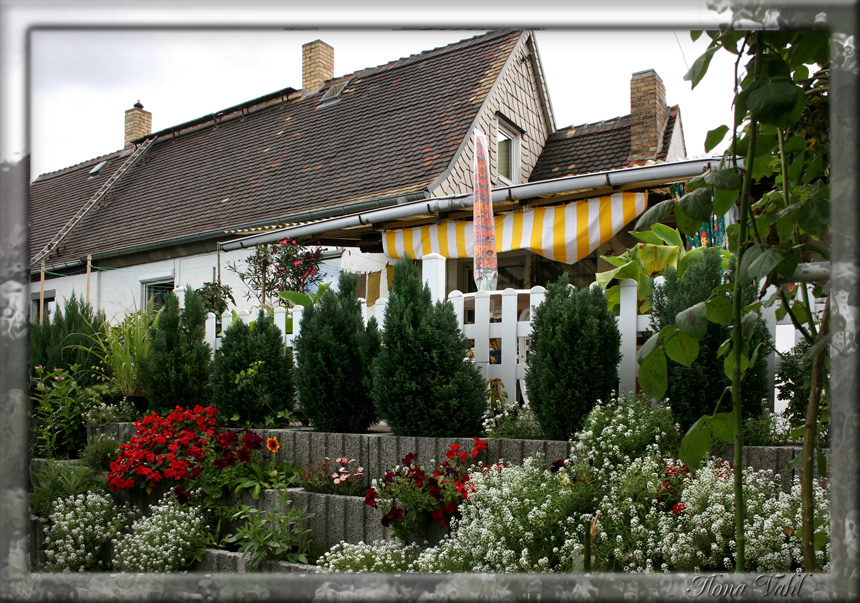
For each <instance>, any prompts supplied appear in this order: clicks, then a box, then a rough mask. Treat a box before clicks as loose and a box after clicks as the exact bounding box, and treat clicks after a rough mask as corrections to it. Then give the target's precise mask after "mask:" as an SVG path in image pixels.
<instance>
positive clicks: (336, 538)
mask: <svg viewBox="0 0 860 603" xmlns="http://www.w3.org/2000/svg"><path fill="white" fill-rule="evenodd" d="M322 496H325V497H326V505H327V506H326V513H327V515H326V517H327V519H328V521H326V533H325V543H326V546H331V545H333V544H335V543H338V542H341V541H343V540H346V517H347V515H348V507H347V504H346V503H347V499H348V498H351V497H349V496H338V495H337V494H323V495H322Z"/></svg>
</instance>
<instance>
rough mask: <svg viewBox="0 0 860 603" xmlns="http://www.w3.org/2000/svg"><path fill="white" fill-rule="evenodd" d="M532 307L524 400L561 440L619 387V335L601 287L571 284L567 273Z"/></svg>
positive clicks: (548, 432) (550, 433) (546, 430)
mask: <svg viewBox="0 0 860 603" xmlns="http://www.w3.org/2000/svg"><path fill="white" fill-rule="evenodd" d="M533 312H534V319H533V320H532V337H531V343H530V345H529V353H528V357H527V359H526V379H525V380H526V387H527V390H528V395H529V402H530V404H531V407H532V410H533V411H534V414H535V417H536V418H537V420H538V422H539V423H540V426H541V429H543V432H544V434H545V435H546V437H547V438H549V439H553V440H566V439H568V438H570V437H571V436H572V435H573V434H574V433H575V432H576V431H577V430H578V429H579V428H580V427H581V426H582V424H583V422H584V421H585V417H586V416H587V415H588V413H589V411H591V409H592V407H593V406H594V404H595V402H597V400H602V401H604V402H605V401H607V400H608V399H609V398H610V396H611V395H612V392H613V391H614V390H615V389H616V388H617V387H618V362H619V360H620V359H621V354H620V351H619V345H620V343H621V335H620V333H619V331H618V326H617V324H616V322H615V317H614V316H612V315H611V314H610V313H609V307H608V304H607V301H606V295H605V294H604V292H603V289H601V288H599V287H589V288H587V289H575V288H573V287H571V286H570V285H568V276H567V274H563V275H562V276H561V277H560V278H559V279H558V281H557V282H556V283H550V284H549V286H548V287H547V296H546V299H545V300H544V301H543V303H542V304H541V305H540V306H538V307H537V308H535V309H534V310H533Z"/></svg>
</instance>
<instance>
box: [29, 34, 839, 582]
mask: <svg viewBox="0 0 860 603" xmlns="http://www.w3.org/2000/svg"><path fill="white" fill-rule="evenodd" d="M777 33H779V32H755V33H747V34H742V33H738V32H732V31H728V32H714V33H712V34H709V35H711V37H712V45H711V49H710V50H709V53H710V54H713V52H716V51H718V50H719V51H723V52H733V53H734V54H737V55H738V57H739V59H740V57H741V56H747V55H748V56H749V57H750V64H749V66H748V69H749V76H748V78H747V79H743V78H741V80H742V81H743V86H742V90H741V93H740V94H746V96H744V97H743V98H744V109H743V112H742V113H739V119H738V120H737V123H736V124H735V125H734V128H733V129H732V130H730V129H729V128H728V127H727V126H723V127H721V128H717V129H715V130H714V131H712V133H711V134H710V135H709V144H711V145H712V146H713V145H715V144H717V142H718V141H719V139H720V138H722V137H723V136H725V134H726V133H727V132H729V131H732V133H733V136H734V145H733V155H734V156H737V155H740V156H745V157H746V166H747V168H746V169H741V168H740V167H738V166H737V165H729V164H727V165H723V166H721V169H719V170H712V171H710V172H708V173H706V174H704V175H703V176H702V177H698V178H695V179H693V180H691V181H689V182H687V183H686V186H685V189H684V190H683V191H682V193H683V194H682V195H679V196H678V198H677V199H675V200H672V199H670V200H669V202H664V203H662V204H658V205H656V206H654V207H652V208H651V209H649V210H648V212H646V213H645V214H644V215H643V216H642V217H641V218H640V220H639V223H638V224H637V230H639V232H636V233H634V234H636V235H638V236H639V238H640V239H641V241H642V242H641V243H640V244H639V245H637V246H636V247H635V248H633V249H631V250H629V251H628V252H627V253H626V254H625V255H623V256H619V257H617V258H604V259H607V261H610V263H612V264H613V266H614V269H613V270H611V271H610V272H608V273H604V274H602V275H598V276H597V280H598V283H600V284H602V285H603V286H602V287H590V288H587V289H576V288H574V287H572V286H570V285H569V284H568V283H567V280H566V278H565V277H562V278H560V279H559V281H558V282H555V283H549V284H548V286H547V296H546V299H545V301H544V302H543V303H542V304H541V305H540V306H538V307H536V308H533V309H532V312H533V320H532V325H533V331H532V334H531V337H530V345H529V353H528V356H527V360H526V365H527V371H526V377H525V381H526V386H527V390H528V392H529V395H528V400H529V402H528V403H526V402H524V401H523V400H522V399H519V398H518V397H517V396H515V395H512V394H511V392H513V391H514V389H513V384H505V383H501V382H500V381H498V380H490V381H486V380H485V379H484V378H483V376H482V374H481V372H480V370H479V369H478V367H477V366H476V365H475V363H474V362H471V361H470V359H469V342H468V340H466V338H465V337H464V336H463V334H462V332H461V331H460V329H459V327H458V326H457V322H456V319H455V316H454V312H453V309H452V307H451V306H450V305H449V304H446V303H435V304H434V303H433V302H432V301H431V295H430V291H429V289H428V288H427V286H426V285H425V284H424V283H423V282H422V280H421V277H420V274H419V271H418V268H417V266H416V265H415V264H414V263H413V262H411V261H410V260H409V259H408V258H407V259H404V260H401V261H399V262H398V263H397V265H396V266H395V270H394V280H393V283H392V287H391V290H390V298H389V302H388V306H387V309H386V312H385V317H384V320H383V321H382V324H378V323H377V321H376V320H375V319H373V318H371V319H370V320H369V321H368V322H367V323H365V321H364V320H363V318H362V314H361V307H360V302H359V300H358V298H357V296H356V286H357V282H358V278H357V276H356V275H350V274H348V273H341V274H340V276H339V279H338V283H337V288H336V289H337V290H336V291H335V290H334V288H330V287H328V286H321V287H319V288H318V289H317V292H316V293H315V294H313V295H311V294H310V293H309V289H310V288H311V285H317V284H320V281H321V279H322V275H321V274H320V273H319V271H318V269H317V266H318V264H319V254H315V253H314V252H310V251H308V250H306V249H304V248H303V247H302V246H300V245H297V244H296V242H295V241H289V240H285V241H283V242H281V243H279V244H274V245H269V246H260V247H259V248H258V249H257V250H255V254H254V256H252V258H249V261H248V267H247V269H245V270H246V271H244V272H243V271H240V270H239V269H238V268H236V271H237V273H239V275H240V277H242V280H243V282H245V284H246V285H248V288H249V291H251V292H254V293H253V294H254V295H255V296H256V297H257V300H258V301H259V302H260V310H259V312H258V314H257V315H256V317H255V319H254V320H253V321H251V322H250V324H246V323H245V322H244V321H242V320H240V319H238V318H236V319H234V320H233V323H232V324H231V325H229V328H227V325H221V327H222V328H223V338H222V340H221V346H220V349H219V350H218V351H217V353H216V354H214V357H213V354H212V351H211V350H210V349H209V346H208V344H206V343H205V342H204V321H205V318H206V314H207V312H213V313H215V314H216V315H221V314H222V313H223V312H224V310H226V309H227V308H228V307H229V306H228V303H227V300H230V301H231V302H234V300H233V298H232V294H231V292H230V290H229V289H227V288H224V287H222V286H221V285H220V284H218V283H207V284H206V285H205V286H204V287H202V288H201V289H198V290H196V291H195V290H192V289H191V288H190V287H189V288H186V290H185V291H184V296H183V299H182V302H183V303H181V304H180V299H179V297H178V296H177V295H175V294H173V293H169V292H168V293H166V294H165V296H164V299H165V303H164V306H163V307H161V308H158V309H155V308H152V307H149V308H143V309H141V310H140V311H138V312H135V313H132V314H129V315H128V316H126V317H125V318H124V319H123V320H122V321H121V322H118V323H116V324H111V323H110V322H109V321H108V320H107V318H106V317H105V316H104V315H103V314H100V313H98V312H94V311H93V310H92V308H91V307H90V305H89V304H87V303H85V302H84V301H83V300H82V299H81V298H76V297H75V296H72V297H71V298H69V300H67V301H66V303H65V305H64V306H63V308H61V309H58V311H57V312H56V313H55V315H54V318H53V320H52V321H50V322H46V323H45V324H41V325H39V324H33V325H31V347H30V350H31V352H30V353H31V366H32V371H31V391H30V394H31V400H32V404H31V433H30V455H31V459H32V460H31V471H30V473H31V475H30V481H31V495H30V511H31V516H32V521H31V523H32V526H33V538H32V540H31V543H32V548H33V550H32V551H31V557H32V559H33V567H34V569H36V570H38V571H45V572H80V571H110V572H117V571H119V572H180V571H196V570H200V569H201V568H211V567H215V566H217V563H218V562H216V561H213V558H214V557H217V555H219V554H229V555H232V556H233V557H232V558H235V559H240V560H241V563H242V565H241V567H242V568H243V570H244V571H290V570H291V568H292V569H293V570H295V569H296V568H298V569H300V570H301V571H318V572H322V573H327V572H345V573H351V572H397V573H413V572H414V573H436V572H442V573H444V572H456V573H470V572H481V573H485V572H645V573H662V572H704V571H731V570H735V571H756V572H800V571H804V572H811V571H819V572H826V571H828V570H829V567H830V539H829V526H830V517H829V491H830V476H829V473H828V470H827V458H826V450H827V446H828V438H829V432H828V405H827V386H826V384H827V376H828V370H827V367H828V359H827V353H826V349H827V345H826V344H827V332H828V320H829V319H828V312H827V311H825V313H824V315H823V316H822V317H816V316H814V315H813V314H812V313H811V312H809V308H810V304H809V300H808V299H803V298H797V297H794V296H791V295H792V290H791V289H790V288H788V286H787V284H788V283H789V280H790V279H788V277H789V276H790V275H792V274H793V273H794V271H795V269H796V268H797V266H798V265H799V263H800V262H801V260H803V259H804V258H807V257H809V254H810V253H819V254H824V255H826V250H824V249H823V248H822V247H821V246H819V245H818V242H819V241H820V239H821V238H822V237H823V236H824V234H825V231H826V222H827V215H826V214H827V211H828V205H827V204H828V201H827V192H826V187H827V174H826V166H827V165H828V162H827V156H826V153H827V150H826V148H823V147H822V146H821V145H822V144H823V143H821V142H820V141H821V140H822V139H823V136H826V124H824V125H822V123H821V122H820V120H821V118H822V117H821V115H822V114H821V106H820V103H822V102H826V101H825V100H821V98H822V97H821V95H820V94H817V92H816V90H817V89H816V86H817V85H818V84H819V83H820V82H819V79H820V78H819V76H818V75H817V74H812V76H810V74H809V71H808V68H807V67H806V64H809V63H814V64H818V65H823V64H826V57H822V56H821V52H824V51H822V50H821V48H820V40H819V39H818V37H816V36H815V35H813V34H809V33H806V34H804V33H792V34H791V35H789V34H786V33H785V32H782V33H783V34H784V35H783V37H779V36H777ZM786 36H787V37H786ZM792 36H793V37H792ZM783 38H786V39H783ZM789 38H790V39H789ZM824 38H825V39H826V35H825V36H824ZM786 40H787V41H786ZM739 45H740V46H739ZM706 70H707V60H702V59H700V61H697V63H696V64H695V65H694V67H693V68H692V69H691V73H690V76H689V77H690V79H691V80H692V81H693V84H694V85H695V84H696V83H697V82H698V81H699V80H700V79H701V78H702V76H703V75H704V73H705V71H706ZM801 76H803V77H801ZM795 81H798V82H800V83H799V84H798V83H795ZM802 86H803V87H804V88H802ZM786 87H790V90H789V89H788V88H786ZM810 90H811V91H812V92H813V93H812V94H810V93H809V91H810ZM789 96H790V97H791V98H790V99H789V98H788V97H789ZM825 98H826V96H825ZM742 125H743V128H741V130H742V131H740V132H739V131H738V129H739V128H740V127H741V126H742ZM759 134H760V136H759ZM768 145H770V146H768ZM819 159H821V161H819ZM798 162H799V163H798ZM810 164H811V166H810ZM795 165H800V166H803V165H807V168H806V169H803V170H801V168H795V167H794V166H795ZM815 165H818V166H819V167H818V171H817V172H816V170H815V169H813V168H814V166H815ZM789 166H790V167H789ZM753 181H754V182H755V184H756V188H755V191H754V192H755V195H756V196H757V200H756V201H755V202H754V203H753V201H752V194H753V186H752V185H753ZM767 186H770V188H767ZM735 203H738V205H739V207H740V216H741V218H740V220H739V222H738V224H737V225H735V227H734V228H731V230H730V232H728V241H729V243H728V246H727V248H725V249H719V248H717V249H702V248H700V249H698V250H690V251H686V250H685V246H684V244H683V240H682V236H683V235H690V234H692V233H694V232H696V231H697V230H698V228H699V227H700V225H701V223H702V222H703V221H704V220H707V219H709V218H710V216H711V214H712V213H716V214H718V215H721V214H722V213H725V212H726V210H727V209H729V207H730V206H731V205H734V204H735ZM670 213H674V215H675V218H676V222H677V226H678V230H676V229H673V228H669V227H668V226H665V225H663V224H660V221H661V220H663V219H664V218H665V217H667V216H668V215H669V214H670ZM822 219H823V220H824V225H823V226H822V223H821V222H822ZM749 225H751V228H749V229H748V226H749ZM645 227H650V229H648V230H642V229H643V228H645ZM657 275H660V276H662V277H663V280H662V281H660V282H656V281H654V277H655V276H657ZM622 278H635V279H636V280H637V282H638V283H639V285H640V286H639V291H640V294H641V295H642V296H643V298H642V299H641V303H642V308H643V310H644V309H646V308H647V309H650V310H651V312H652V335H651V337H650V339H648V341H647V342H645V343H644V345H643V346H642V347H641V349H640V351H639V355H638V361H639V365H640V368H639V385H640V387H641V390H642V391H641V392H639V393H637V394H632V393H625V394H624V395H619V394H617V392H616V391H615V390H616V388H617V386H618V363H619V360H620V358H619V351H618V350H619V337H620V336H619V332H618V327H617V325H616V321H615V318H614V316H613V305H614V301H615V300H614V297H613V295H614V293H613V289H612V287H611V286H609V285H611V284H612V281H613V279H618V280H620V279H622ZM762 283H767V284H772V285H774V286H775V288H776V293H775V294H773V295H771V296H769V297H765V296H764V293H763V291H764V289H763V288H762V287H761V284H762ZM793 284H794V283H793V282H792V285H793ZM817 287H818V288H819V289H820V284H819V285H817ZM799 289H801V290H803V291H804V292H805V291H806V289H805V287H803V286H801V287H799ZM790 296H791V297H790ZM777 301H780V302H781V305H780V310H779V311H780V312H785V313H787V314H788V315H790V316H791V318H792V320H793V322H794V323H795V325H796V327H797V329H798V331H799V332H801V333H802V335H803V342H802V343H801V344H799V345H798V346H797V347H796V348H795V349H794V350H792V352H791V353H789V354H782V362H781V369H780V371H779V374H778V375H777V385H778V387H779V391H780V397H781V398H782V399H784V400H787V401H788V408H787V411H786V412H785V413H784V414H782V415H780V416H775V415H773V414H772V413H769V412H767V410H766V408H765V404H764V402H763V399H764V398H766V395H767V394H766V388H767V375H766V360H765V355H766V352H767V351H768V350H770V349H773V348H774V343H773V342H772V341H770V340H769V337H768V335H767V332H766V329H764V328H763V326H762V321H761V317H760V312H761V309H762V307H763V306H766V305H770V304H773V303H776V302H777ZM234 303H235V302H234ZM272 303H284V304H296V303H301V304H302V305H303V306H304V312H303V319H302V329H301V332H300V334H299V335H298V336H297V337H296V339H295V342H294V346H293V348H287V347H286V346H285V345H284V339H283V333H281V332H280V329H279V328H278V327H277V326H275V324H274V322H273V320H272V312H271V309H272ZM509 390H510V391H509ZM788 444H794V445H795V446H801V447H802V449H801V452H800V453H799V454H796V455H795V454H794V453H792V455H791V456H794V457H795V459H796V460H795V461H794V462H793V464H791V465H787V466H785V467H783V468H781V469H780V470H779V472H775V471H773V470H755V469H752V468H750V467H748V466H747V465H746V464H745V463H744V454H745V447H746V448H747V452H748V451H749V447H753V446H767V447H780V446H784V445H788Z"/></svg>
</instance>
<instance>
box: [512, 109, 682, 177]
mask: <svg viewBox="0 0 860 603" xmlns="http://www.w3.org/2000/svg"><path fill="white" fill-rule="evenodd" d="M677 115H678V107H677V106H674V107H671V108H670V110H669V118H668V120H667V122H666V129H665V131H664V134H663V142H662V145H661V149H660V151H659V152H658V153H657V156H656V157H655V160H656V161H664V160H665V159H666V155H667V152H668V150H669V145H670V142H671V140H672V130H673V129H674V127H675V123H676V121H677V119H676V117H677ZM629 158H630V115H629V114H628V115H622V116H620V117H615V118H613V119H609V120H606V121H599V122H595V123H590V124H582V125H579V126H569V127H567V128H562V129H560V130H557V131H556V132H554V133H553V134H552V135H551V136H550V137H549V138H548V139H547V141H546V145H545V146H544V148H543V151H542V152H541V155H540V157H539V158H538V161H537V163H536V164H535V167H534V170H532V173H531V177H530V178H529V181H530V182H537V181H540V180H549V179H550V178H562V177H564V176H576V175H579V174H591V173H594V172H603V171H608V170H617V169H621V168H624V167H627V164H628V160H629Z"/></svg>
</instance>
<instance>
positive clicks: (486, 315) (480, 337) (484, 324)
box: [475, 291, 490, 379]
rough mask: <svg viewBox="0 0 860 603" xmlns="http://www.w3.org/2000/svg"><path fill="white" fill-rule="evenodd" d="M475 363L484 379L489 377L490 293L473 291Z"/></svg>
mask: <svg viewBox="0 0 860 603" xmlns="http://www.w3.org/2000/svg"><path fill="white" fill-rule="evenodd" d="M475 364H477V365H478V368H479V369H480V370H481V374H482V375H483V376H484V379H488V378H489V366H490V294H489V293H488V292H487V291H478V292H477V293H475Z"/></svg>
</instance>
